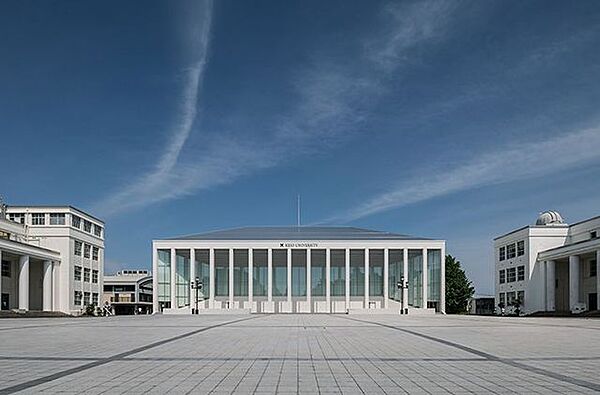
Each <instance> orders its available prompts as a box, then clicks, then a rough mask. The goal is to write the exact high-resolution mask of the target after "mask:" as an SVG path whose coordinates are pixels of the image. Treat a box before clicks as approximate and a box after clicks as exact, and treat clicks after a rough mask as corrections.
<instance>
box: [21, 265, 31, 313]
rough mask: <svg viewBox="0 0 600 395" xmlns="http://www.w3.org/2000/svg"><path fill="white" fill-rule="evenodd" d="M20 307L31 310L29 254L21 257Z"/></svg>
mask: <svg viewBox="0 0 600 395" xmlns="http://www.w3.org/2000/svg"><path fill="white" fill-rule="evenodd" d="M19 309H20V310H29V255H22V256H20V257H19Z"/></svg>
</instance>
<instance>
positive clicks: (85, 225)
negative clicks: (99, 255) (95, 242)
mask: <svg viewBox="0 0 600 395" xmlns="http://www.w3.org/2000/svg"><path fill="white" fill-rule="evenodd" d="M83 230H85V231H86V232H88V233H92V223H91V222H90V221H88V220H87V219H84V220H83Z"/></svg>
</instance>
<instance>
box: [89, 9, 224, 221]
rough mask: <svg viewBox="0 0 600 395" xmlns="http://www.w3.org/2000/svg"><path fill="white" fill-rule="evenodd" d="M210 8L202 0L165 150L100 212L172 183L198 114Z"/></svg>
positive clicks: (147, 199) (149, 196) (142, 201)
mask: <svg viewBox="0 0 600 395" xmlns="http://www.w3.org/2000/svg"><path fill="white" fill-rule="evenodd" d="M212 8H213V4H212V0H207V1H205V3H204V7H202V10H201V12H200V14H201V15H200V20H198V21H196V26H199V27H200V28H199V29H198V30H194V33H193V34H192V36H194V37H192V38H193V39H194V45H195V46H196V48H192V49H191V52H193V53H194V54H196V57H197V59H196V60H195V61H194V63H193V64H192V65H191V67H189V68H188V69H187V70H185V73H184V80H185V86H184V89H183V92H182V95H181V98H180V100H181V114H180V116H179V120H178V122H177V124H176V125H175V126H174V128H173V131H172V133H171V136H170V141H169V142H168V145H167V148H166V150H165V151H164V153H163V154H162V156H161V157H160V159H159V161H158V162H157V164H156V166H155V168H154V169H153V170H151V171H150V172H149V173H147V174H144V175H142V176H141V177H140V178H139V179H138V180H136V181H134V182H133V183H132V184H130V185H128V186H126V187H124V188H122V189H121V190H119V191H118V192H116V193H114V194H112V195H111V196H109V197H107V198H105V199H104V200H102V201H100V202H99V203H98V204H97V206H96V207H95V210H96V211H98V212H100V213H103V215H111V214H113V213H115V212H118V211H122V210H127V209H129V208H133V207H139V206H144V205H147V204H149V203H152V202H153V201H156V200H157V199H158V200H160V199H159V196H161V195H162V194H163V193H164V192H162V190H163V189H164V188H167V187H169V186H171V185H169V184H171V182H172V179H173V176H174V175H173V171H174V169H175V168H176V165H177V162H178V159H179V156H180V154H181V150H182V149H183V147H184V145H185V143H186V141H187V140H188V138H189V136H190V133H191V131H192V128H193V125H194V122H195V120H196V116H197V113H198V105H199V103H198V102H199V96H200V92H201V88H202V80H203V77H204V70H205V68H206V64H207V59H208V50H209V44H210V29H211V23H212Z"/></svg>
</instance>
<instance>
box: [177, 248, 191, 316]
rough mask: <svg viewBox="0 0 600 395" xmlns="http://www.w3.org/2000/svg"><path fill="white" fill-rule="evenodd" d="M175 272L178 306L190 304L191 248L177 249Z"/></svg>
mask: <svg viewBox="0 0 600 395" xmlns="http://www.w3.org/2000/svg"><path fill="white" fill-rule="evenodd" d="M175 257H176V262H177V266H176V267H175V269H176V274H175V283H176V287H177V288H176V291H177V292H176V297H177V307H183V306H189V304H190V250H176V251H175Z"/></svg>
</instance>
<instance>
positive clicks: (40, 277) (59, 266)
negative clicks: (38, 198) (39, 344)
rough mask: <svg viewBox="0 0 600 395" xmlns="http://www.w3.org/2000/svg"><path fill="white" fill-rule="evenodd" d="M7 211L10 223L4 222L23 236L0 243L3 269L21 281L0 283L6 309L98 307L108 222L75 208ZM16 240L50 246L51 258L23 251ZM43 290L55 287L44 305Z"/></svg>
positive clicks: (77, 310) (13, 208)
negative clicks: (93, 305) (17, 246)
mask: <svg viewBox="0 0 600 395" xmlns="http://www.w3.org/2000/svg"><path fill="white" fill-rule="evenodd" d="M5 211H6V219H8V221H3V223H10V224H11V226H12V227H13V228H15V227H18V228H19V232H15V234H19V236H17V237H18V238H19V240H18V241H17V240H14V241H13V242H12V243H11V245H12V247H11V246H2V245H0V251H2V265H3V268H4V267H5V266H6V267H7V268H8V267H10V269H11V275H12V274H13V273H14V274H15V276H16V278H18V279H19V281H18V282H16V283H15V282H14V281H13V282H11V281H8V283H9V284H11V285H12V286H9V285H8V284H7V286H6V287H4V285H5V284H6V282H4V281H3V283H2V285H3V288H2V293H3V294H7V296H6V297H7V298H8V304H7V306H8V307H7V308H19V309H21V310H38V309H40V310H41V309H43V310H52V311H62V312H65V313H70V314H78V313H80V312H81V311H82V310H83V309H84V308H85V306H87V305H90V304H95V305H98V304H99V297H100V294H101V292H102V282H103V273H104V222H103V221H101V220H99V219H98V218H95V217H93V216H91V215H89V214H87V213H85V212H83V211H81V210H79V209H76V208H74V207H72V206H10V207H7V208H6V210H5ZM15 243H19V244H21V245H22V246H27V248H29V249H31V248H37V249H43V250H47V251H49V252H51V253H52V259H47V258H49V257H48V256H46V257H42V256H40V255H39V254H37V253H36V254H37V255H36V254H34V253H33V252H32V251H25V250H22V251H19V250H17V249H16V245H15ZM5 262H6V264H5ZM38 262H39V263H38ZM40 285H42V286H41V287H40ZM40 288H41V289H48V288H50V289H52V292H51V295H52V297H51V302H50V301H48V302H47V303H46V302H45V301H46V298H42V299H43V301H42V302H43V303H42V302H40V300H41V297H40V296H38V295H37V294H38V293H39V289H40ZM48 292H49V295H50V291H48ZM3 297H4V296H3Z"/></svg>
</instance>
